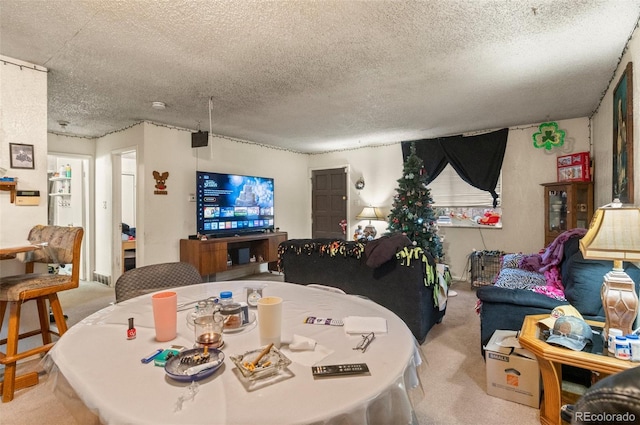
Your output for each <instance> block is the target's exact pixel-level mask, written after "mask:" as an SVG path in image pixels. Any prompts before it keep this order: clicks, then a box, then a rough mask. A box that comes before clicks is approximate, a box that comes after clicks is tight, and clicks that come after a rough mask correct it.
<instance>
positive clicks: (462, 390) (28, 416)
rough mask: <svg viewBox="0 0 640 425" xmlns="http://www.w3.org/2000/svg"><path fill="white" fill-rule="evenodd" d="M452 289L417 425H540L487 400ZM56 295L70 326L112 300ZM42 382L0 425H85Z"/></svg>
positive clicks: (533, 412) (474, 331)
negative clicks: (452, 295) (59, 297)
mask: <svg viewBox="0 0 640 425" xmlns="http://www.w3.org/2000/svg"><path fill="white" fill-rule="evenodd" d="M253 278H255V279H273V280H280V279H281V276H280V275H278V274H270V273H265V274H263V275H258V276H254V277H253ZM453 288H454V289H455V290H456V291H457V292H458V296H456V297H453V298H450V299H449V305H448V306H447V314H446V316H445V318H444V320H443V322H442V323H441V324H439V325H436V326H435V327H434V328H433V329H432V330H431V331H430V332H429V335H428V336H427V340H426V341H425V342H424V344H422V350H423V352H424V355H425V357H426V359H427V364H426V365H425V366H424V367H423V368H422V372H421V380H422V385H423V389H424V392H425V396H424V398H423V400H422V401H421V402H420V403H419V404H418V405H417V406H416V409H415V410H416V416H417V418H418V422H419V424H420V425H440V424H442V425H458V424H460V425H462V424H464V425H466V424H481V425H482V424H487V425H488V424H492V425H500V424H505V425H507V424H514V423H517V424H518V425H537V424H539V423H540V422H539V412H538V409H533V408H531V407H528V406H524V405H521V404H517V403H512V402H509V401H506V400H502V399H499V398H495V397H491V396H489V395H487V394H486V392H485V369H484V360H483V359H482V357H481V355H480V348H479V339H480V320H479V318H478V317H477V315H476V313H475V311H474V304H475V300H476V297H475V291H474V290H473V289H470V285H469V283H467V282H457V283H455V284H454V286H453ZM61 295H63V296H62V297H61V298H62V300H61V302H62V304H63V308H64V309H65V313H66V314H67V315H68V316H69V324H70V325H73V324H74V323H77V322H78V321H80V320H82V318H83V317H85V316H87V315H88V314H90V313H92V312H94V311H96V310H98V309H100V308H103V307H106V306H107V305H109V303H110V302H113V300H114V295H113V289H111V288H107V287H105V286H104V285H102V284H100V283H97V282H83V284H82V285H81V287H80V288H78V289H76V290H72V291H67V293H65V294H61ZM23 367H25V368H29V367H31V368H34V367H38V364H37V362H32V364H31V365H24V366H23ZM46 378H47V376H46V375H44V376H43V380H42V381H41V383H40V384H39V385H38V386H35V387H32V388H28V389H24V390H20V391H18V392H16V396H15V398H14V400H13V401H12V402H10V403H3V404H1V405H0V424H2V425H32V424H38V425H74V424H78V425H84V423H83V420H82V419H79V420H76V418H74V417H73V416H72V415H71V414H70V413H69V411H68V410H67V409H66V408H65V407H64V406H63V405H62V404H61V403H60V401H59V400H58V399H57V398H56V395H54V394H53V393H52V387H53V380H47V379H46ZM247 425H251V424H247ZM390 425H395V424H390Z"/></svg>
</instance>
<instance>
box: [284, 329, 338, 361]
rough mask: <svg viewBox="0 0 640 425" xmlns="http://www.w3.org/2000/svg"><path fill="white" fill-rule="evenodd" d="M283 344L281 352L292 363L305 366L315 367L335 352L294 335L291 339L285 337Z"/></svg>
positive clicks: (311, 340)
mask: <svg viewBox="0 0 640 425" xmlns="http://www.w3.org/2000/svg"><path fill="white" fill-rule="evenodd" d="M282 344H283V346H282V347H281V348H280V351H282V352H283V353H284V355H285V356H287V357H288V358H289V359H290V360H291V361H293V362H296V363H300V364H302V365H304V366H313V365H314V364H316V363H318V362H319V361H320V360H322V359H324V358H325V357H327V356H328V355H329V354H331V353H333V350H331V349H329V348H327V347H325V346H323V345H319V344H317V343H316V341H315V340H314V339H311V338H309V337H306V336H302V335H297V334H293V336H291V338H288V337H286V336H285V337H283V338H282Z"/></svg>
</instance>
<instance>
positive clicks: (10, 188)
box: [0, 181, 18, 204]
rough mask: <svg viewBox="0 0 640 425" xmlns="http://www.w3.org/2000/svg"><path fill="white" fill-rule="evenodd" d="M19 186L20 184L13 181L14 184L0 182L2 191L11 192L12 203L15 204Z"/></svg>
mask: <svg viewBox="0 0 640 425" xmlns="http://www.w3.org/2000/svg"><path fill="white" fill-rule="evenodd" d="M17 184H18V182H16V181H12V182H8V181H0V190H7V191H9V192H11V203H12V204H13V203H15V202H16V185H17Z"/></svg>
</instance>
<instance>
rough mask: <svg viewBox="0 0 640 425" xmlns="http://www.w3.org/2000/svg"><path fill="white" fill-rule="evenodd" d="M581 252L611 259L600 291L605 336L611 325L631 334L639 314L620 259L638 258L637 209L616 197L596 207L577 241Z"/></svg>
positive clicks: (639, 225)
mask: <svg viewBox="0 0 640 425" xmlns="http://www.w3.org/2000/svg"><path fill="white" fill-rule="evenodd" d="M580 251H582V255H583V256H584V258H586V259H592V260H613V270H611V271H610V272H608V273H607V274H606V275H604V280H603V282H602V289H601V291H600V297H601V299H602V306H603V308H604V313H605V317H606V321H605V326H604V335H608V334H609V329H610V328H616V329H620V330H621V331H622V333H623V335H627V334H630V333H631V332H632V330H633V323H634V321H635V319H636V315H637V313H638V294H637V293H636V288H635V284H634V282H633V280H632V279H631V278H630V277H629V275H628V274H627V273H626V272H625V271H624V266H623V261H640V208H638V207H636V206H632V205H623V204H622V203H621V202H620V201H619V200H618V199H615V200H614V201H613V202H612V203H611V204H608V205H605V206H603V207H600V208H598V210H597V211H596V212H595V214H594V216H593V219H592V220H591V224H590V225H589V230H588V231H587V234H586V235H584V236H583V237H582V239H581V240H580Z"/></svg>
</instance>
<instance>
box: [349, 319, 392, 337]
mask: <svg viewBox="0 0 640 425" xmlns="http://www.w3.org/2000/svg"><path fill="white" fill-rule="evenodd" d="M343 321H344V331H345V332H346V333H348V334H362V333H369V332H375V333H386V332H387V319H385V318H384V317H365V316H347V317H345V318H344V319H343Z"/></svg>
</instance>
